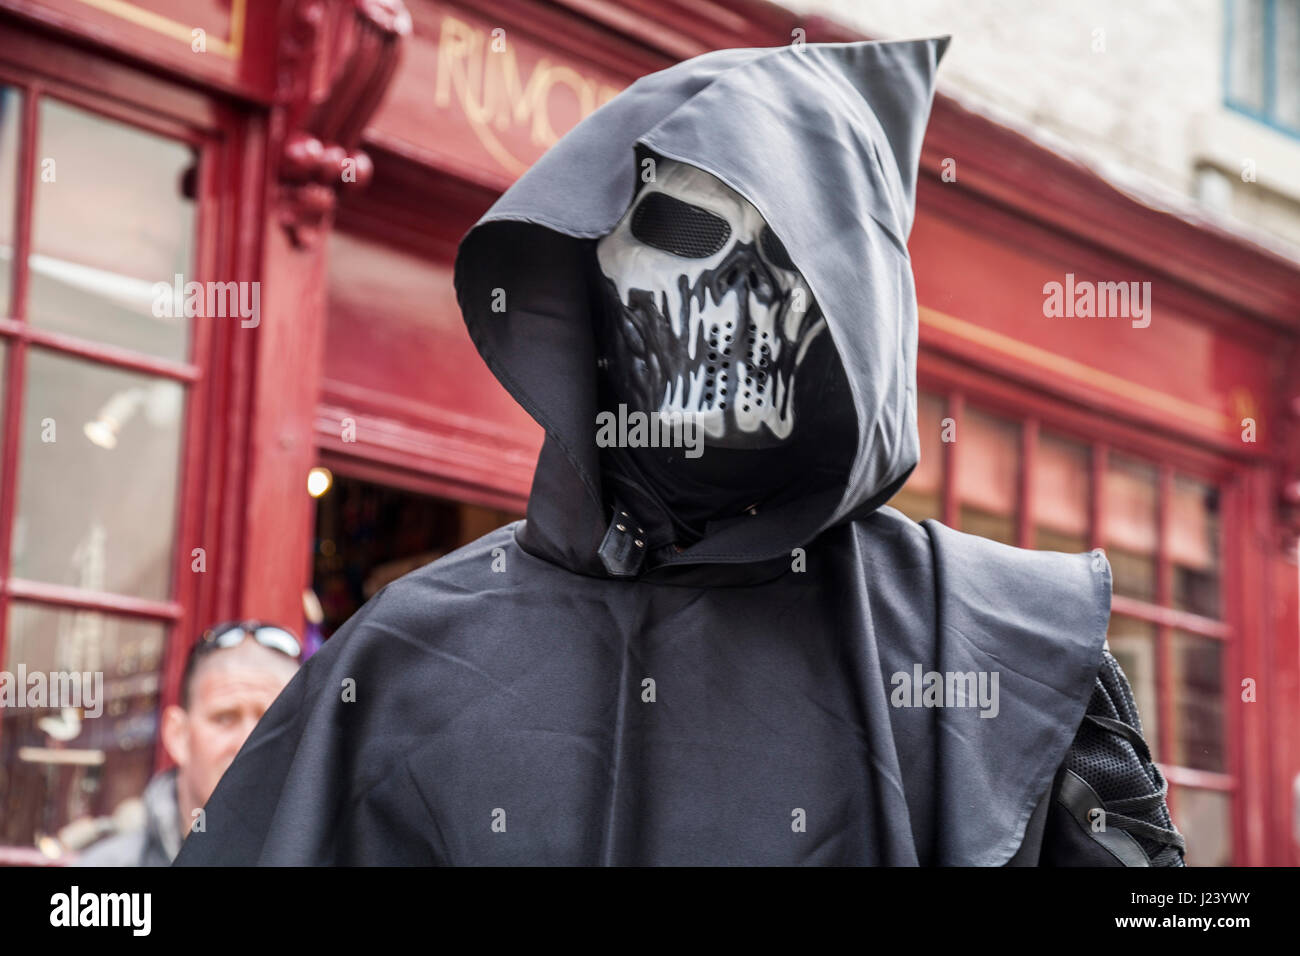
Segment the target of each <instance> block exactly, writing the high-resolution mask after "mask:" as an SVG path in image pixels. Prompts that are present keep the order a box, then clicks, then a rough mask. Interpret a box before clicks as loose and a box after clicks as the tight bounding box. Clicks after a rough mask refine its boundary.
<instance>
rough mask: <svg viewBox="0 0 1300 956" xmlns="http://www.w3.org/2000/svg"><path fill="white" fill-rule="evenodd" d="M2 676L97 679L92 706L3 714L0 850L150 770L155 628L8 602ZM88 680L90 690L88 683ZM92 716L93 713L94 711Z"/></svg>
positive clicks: (53, 830)
mask: <svg viewBox="0 0 1300 956" xmlns="http://www.w3.org/2000/svg"><path fill="white" fill-rule="evenodd" d="M8 625H9V631H8V641H7V648H6V652H5V662H4V670H6V671H8V672H9V673H11V674H12V673H16V672H17V669H18V667H19V665H20V664H21V665H23V666H24V667H25V669H26V672H27V673H28V674H29V675H30V674H32V673H35V672H42V673H44V674H46V675H48V674H49V673H50V672H51V671H56V672H57V671H63V672H73V671H75V672H78V673H84V672H91V673H92V674H93V673H96V672H98V673H101V674H102V675H103V677H102V683H100V684H99V687H100V688H102V693H103V698H102V700H99V701H98V703H95V702H93V701H88V700H87V699H86V698H85V697H84V696H83V698H82V703H83V705H84V704H87V703H91V704H93V706H92V707H86V706H83V707H81V708H75V707H67V708H62V707H61V708H53V707H44V708H41V707H32V708H15V709H12V710H6V712H5V715H4V733H3V734H0V844H17V845H27V846H31V845H32V844H33V843H34V842H36V841H37V840H39V839H40V838H41V837H42V836H56V835H57V834H58V831H59V830H60V829H61V828H62V827H64V826H65V825H67V824H68V823H69V822H71V821H72V820H75V819H78V818H81V817H98V816H106V815H109V814H111V813H112V812H113V810H114V809H115V808H116V807H117V806H118V805H119V804H120V803H121V802H122V801H124V800H126V799H128V798H131V797H137V796H139V794H140V792H141V791H142V790H143V789H144V786H145V784H146V783H147V782H148V780H149V775H150V773H151V772H152V770H153V755H154V740H155V738H156V737H157V731H158V700H159V686H160V685H159V681H160V669H161V666H162V656H163V646H164V627H163V625H161V624H155V623H148V622H140V621H133V620H127V619H124V618H119V617H115V616H111V615H106V614H101V613H98V612H95V611H79V610H71V609H55V608H46V607H43V606H39V605H32V604H25V603H14V604H12V605H10V609H9V621H8ZM95 686H96V685H95V682H94V679H93V678H92V679H91V681H90V687H91V688H92V694H93V693H94V691H93V689H94V687H95ZM97 710H98V711H99V713H98V714H96V711H97Z"/></svg>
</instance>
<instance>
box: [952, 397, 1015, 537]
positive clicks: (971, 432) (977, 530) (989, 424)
mask: <svg viewBox="0 0 1300 956" xmlns="http://www.w3.org/2000/svg"><path fill="white" fill-rule="evenodd" d="M957 443H958V445H957V447H958V449H959V454H958V456H957V500H958V501H959V502H960V503H961V530H962V531H968V532H970V533H971V534H978V535H982V536H983V537H986V538H993V539H994V540H996V541H1001V542H1003V543H1004V544H1015V543H1016V497H1017V484H1018V482H1019V480H1020V425H1019V424H1018V423H1016V422H1013V421H1008V420H1007V419H1003V418H998V417H996V416H993V415H990V414H988V413H987V412H981V411H980V410H979V409H975V408H970V409H967V410H966V413H965V415H963V416H962V422H961V431H960V433H959V434H958V435H957Z"/></svg>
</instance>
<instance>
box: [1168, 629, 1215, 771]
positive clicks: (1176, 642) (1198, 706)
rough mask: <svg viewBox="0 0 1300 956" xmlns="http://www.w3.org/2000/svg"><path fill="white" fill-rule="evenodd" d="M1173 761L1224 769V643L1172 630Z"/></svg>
mask: <svg viewBox="0 0 1300 956" xmlns="http://www.w3.org/2000/svg"><path fill="white" fill-rule="evenodd" d="M1172 651H1173V680H1174V685H1173V693H1174V718H1175V721H1176V723H1175V726H1174V734H1173V744H1174V755H1173V762H1174V763H1176V764H1180V765H1182V766H1184V767H1193V768H1195V769H1197V770H1214V771H1218V772H1220V773H1224V772H1226V770H1227V756H1226V754H1225V748H1224V739H1225V737H1226V734H1225V732H1224V730H1225V728H1224V726H1223V719H1224V715H1223V645H1222V643H1221V642H1220V641H1217V640H1214V639H1213V638H1208V637H1199V636H1197V635H1195V634H1185V633H1183V632H1182V631H1175V632H1174V634H1173V640H1172Z"/></svg>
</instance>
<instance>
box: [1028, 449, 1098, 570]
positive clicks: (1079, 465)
mask: <svg viewBox="0 0 1300 956" xmlns="http://www.w3.org/2000/svg"><path fill="white" fill-rule="evenodd" d="M1091 460H1092V456H1091V455H1090V454H1089V451H1088V446H1087V445H1085V444H1083V443H1082V442H1077V441H1073V440H1071V439H1069V438H1065V437H1064V436H1061V435H1056V434H1053V433H1052V432H1048V431H1043V432H1040V433H1039V435H1038V451H1037V454H1036V456H1035V458H1034V474H1033V481H1032V487H1031V488H1030V490H1029V493H1030V495H1031V496H1032V497H1033V502H1034V508H1033V515H1034V524H1035V525H1036V527H1035V528H1034V547H1035V548H1038V549H1040V550H1043V551H1065V552H1068V553H1071V554H1073V553H1077V552H1079V551H1087V550H1088V484H1089V481H1090V477H1089V476H1090V472H1089V468H1090V465H1089V463H1090V462H1091Z"/></svg>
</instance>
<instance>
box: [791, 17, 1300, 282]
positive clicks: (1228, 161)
mask: <svg viewBox="0 0 1300 956" xmlns="http://www.w3.org/2000/svg"><path fill="white" fill-rule="evenodd" d="M781 3H782V5H783V6H785V7H787V8H789V9H791V10H794V11H796V12H798V13H801V14H812V13H819V14H822V15H825V16H829V17H832V18H834V19H835V20H838V21H840V22H841V23H844V24H845V25H847V26H850V27H853V28H855V29H857V30H860V31H862V32H863V33H865V34H867V35H869V36H872V37H874V38H877V39H904V38H910V37H922V36H935V35H938V34H944V33H949V34H952V37H953V40H952V44H951V46H950V47H949V48H948V53H947V55H946V56H945V58H944V62H943V65H942V67H941V68H940V90H941V91H942V92H944V93H945V94H947V95H949V96H952V97H953V98H955V99H957V100H959V101H960V102H962V103H963V104H964V105H966V106H967V107H969V108H971V109H973V110H975V111H977V112H980V113H982V114H985V115H987V116H990V117H991V118H993V119H995V120H997V121H999V122H1002V123H1004V124H1006V125H1008V126H1012V127H1014V128H1016V129H1018V130H1020V131H1021V132H1023V133H1026V134H1027V135H1030V136H1032V137H1033V138H1035V139H1037V140H1039V141H1040V142H1042V143H1043V144H1044V145H1046V146H1048V147H1050V148H1052V149H1054V150H1056V151H1057V152H1061V153H1065V154H1067V155H1070V156H1072V157H1074V158H1076V159H1079V160H1081V161H1083V162H1084V163H1086V164H1087V165H1089V166H1090V167H1092V168H1094V169H1096V170H1097V171H1098V172H1100V173H1101V174H1102V175H1104V176H1106V177H1107V178H1108V179H1110V180H1112V181H1113V182H1115V183H1116V185H1118V186H1120V187H1121V188H1126V189H1128V190H1129V191H1131V192H1134V193H1136V194H1138V195H1139V196H1140V198H1143V199H1144V200H1146V201H1148V202H1150V203H1152V204H1154V205H1159V206H1163V207H1167V208H1170V209H1172V210H1174V211H1177V212H1180V213H1182V214H1184V215H1188V216H1192V217H1198V218H1206V219H1209V220H1211V221H1213V222H1216V223H1217V224H1219V225H1222V226H1224V227H1225V228H1229V229H1231V230H1232V231H1234V232H1238V233H1242V234H1244V235H1246V236H1247V237H1248V238H1250V239H1253V240H1255V241H1257V242H1260V243H1261V244H1263V245H1266V246H1269V247H1271V248H1274V249H1275V250H1277V251H1279V252H1282V253H1284V254H1286V255H1289V256H1291V257H1294V258H1300V139H1297V138H1294V137H1291V136H1288V135H1286V134H1284V133H1281V132H1278V131H1276V130H1274V129H1272V128H1270V127H1268V126H1265V125H1263V124H1261V123H1258V122H1256V121H1254V120H1252V119H1249V118H1247V117H1245V116H1242V115H1240V114H1238V113H1236V112H1235V111H1232V110H1229V109H1228V108H1227V107H1225V106H1224V105H1223V76H1222V74H1223V65H1224V52H1223V37H1224V3H1223V0H1086V2H1084V0H888V2H887V0H781ZM1248 162H1249V163H1250V164H1251V170H1252V172H1253V175H1254V176H1255V181H1254V182H1249V181H1243V178H1242V173H1243V169H1244V168H1245V167H1246V164H1247V163H1248Z"/></svg>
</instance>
